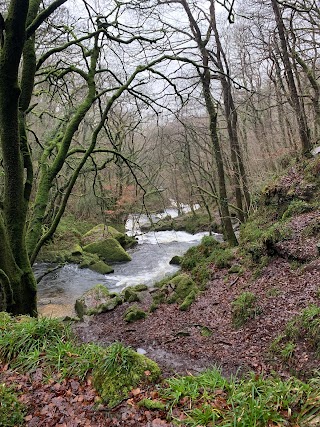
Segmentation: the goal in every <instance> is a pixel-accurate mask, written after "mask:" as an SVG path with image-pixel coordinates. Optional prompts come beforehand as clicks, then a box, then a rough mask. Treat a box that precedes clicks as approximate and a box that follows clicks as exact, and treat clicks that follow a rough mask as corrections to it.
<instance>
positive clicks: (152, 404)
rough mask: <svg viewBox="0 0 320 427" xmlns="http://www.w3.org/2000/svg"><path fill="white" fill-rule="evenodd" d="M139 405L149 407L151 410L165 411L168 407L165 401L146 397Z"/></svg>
mask: <svg viewBox="0 0 320 427" xmlns="http://www.w3.org/2000/svg"><path fill="white" fill-rule="evenodd" d="M138 406H139V407H144V408H146V409H149V410H150V411H164V410H165V409H166V405H165V404H164V403H163V402H160V401H159V400H152V399H146V398H145V399H142V400H140V402H139V403H138Z"/></svg>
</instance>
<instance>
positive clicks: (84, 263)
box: [79, 252, 101, 268]
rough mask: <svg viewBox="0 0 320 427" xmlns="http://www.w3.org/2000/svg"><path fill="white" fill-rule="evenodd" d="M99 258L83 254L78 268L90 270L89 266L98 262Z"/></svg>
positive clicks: (87, 253)
mask: <svg viewBox="0 0 320 427" xmlns="http://www.w3.org/2000/svg"><path fill="white" fill-rule="evenodd" d="M100 261H101V260H100V258H99V257H98V255H96V254H90V253H89V252H83V254H82V257H81V262H80V265H79V267H80V268H90V266H91V265H93V264H96V263H98V262H100Z"/></svg>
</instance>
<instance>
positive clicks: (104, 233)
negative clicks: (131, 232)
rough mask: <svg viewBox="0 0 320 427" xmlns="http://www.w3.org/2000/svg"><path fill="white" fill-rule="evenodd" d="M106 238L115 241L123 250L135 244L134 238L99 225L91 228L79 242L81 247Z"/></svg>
mask: <svg viewBox="0 0 320 427" xmlns="http://www.w3.org/2000/svg"><path fill="white" fill-rule="evenodd" d="M107 238H112V239H116V240H117V241H118V242H119V243H120V245H121V246H122V247H123V248H125V249H128V248H131V247H132V246H134V245H136V244H137V240H136V239H135V238H134V237H130V236H127V235H126V234H124V233H121V232H120V231H118V230H116V229H115V228H114V227H111V226H106V225H104V224H99V225H96V226H95V227H93V228H92V229H91V230H89V231H88V232H87V233H86V234H84V235H83V236H82V238H81V241H82V244H83V245H89V244H90V243H95V242H99V241H103V240H105V239H107Z"/></svg>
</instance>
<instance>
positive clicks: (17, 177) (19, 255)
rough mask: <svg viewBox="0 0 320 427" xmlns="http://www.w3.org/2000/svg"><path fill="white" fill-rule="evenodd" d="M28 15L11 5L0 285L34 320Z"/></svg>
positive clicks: (1, 57) (3, 108) (2, 59)
mask: <svg viewBox="0 0 320 427" xmlns="http://www.w3.org/2000/svg"><path fill="white" fill-rule="evenodd" d="M28 10H29V1H27V0H12V1H11V2H10V5H9V10H8V15H7V19H6V30H5V40H4V45H3V47H2V49H1V53H0V138H1V148H2V156H3V165H4V172H5V184H4V194H3V200H2V206H1V211H0V216H1V219H0V235H1V242H0V253H1V255H0V281H1V286H2V288H4V289H6V294H7V296H6V302H5V304H6V305H7V307H8V309H9V310H10V311H12V312H13V313H15V314H16V313H28V314H31V315H34V314H36V310H37V308H36V282H35V278H34V275H33V273H32V270H31V266H30V262H29V258H28V254H27V250H26V244H25V232H26V230H25V224H26V215H27V208H28V188H27V187H28V184H27V180H26V179H25V176H24V159H23V154H22V144H21V140H20V126H19V99H20V93H21V90H20V86H19V81H18V73H19V65H20V60H21V56H22V51H23V48H24V45H25V40H26V20H27V14H28ZM9 288H10V292H9V294H8V289H9ZM11 292H12V295H13V298H12V297H11V296H10V293H11ZM8 297H9V298H8ZM5 304H3V305H5Z"/></svg>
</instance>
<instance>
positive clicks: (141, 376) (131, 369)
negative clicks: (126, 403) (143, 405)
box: [93, 343, 160, 406]
mask: <svg viewBox="0 0 320 427" xmlns="http://www.w3.org/2000/svg"><path fill="white" fill-rule="evenodd" d="M159 375H160V369H159V367H158V365H157V364H156V363H155V362H153V361H151V360H149V359H147V358H146V357H145V356H143V355H141V354H138V353H136V352H135V351H133V350H132V349H131V348H128V347H124V346H123V345H122V344H120V343H114V344H112V345H111V346H110V347H108V349H107V350H106V355H105V356H104V358H103V359H102V360H101V363H100V364H99V366H98V367H97V369H95V370H94V373H93V384H94V386H95V387H96V388H97V390H99V393H100V395H101V397H102V398H103V399H104V400H105V401H106V402H107V403H108V405H109V406H114V405H116V404H117V403H119V402H120V401H121V400H122V399H123V398H125V397H126V396H127V395H128V393H129V392H130V390H131V389H132V388H134V387H136V386H137V385H139V383H141V382H144V383H150V382H152V381H155V380H156V379H157V378H158V377H159Z"/></svg>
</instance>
